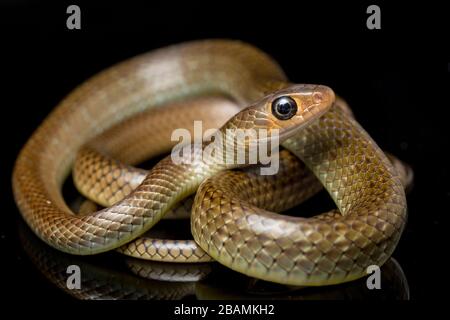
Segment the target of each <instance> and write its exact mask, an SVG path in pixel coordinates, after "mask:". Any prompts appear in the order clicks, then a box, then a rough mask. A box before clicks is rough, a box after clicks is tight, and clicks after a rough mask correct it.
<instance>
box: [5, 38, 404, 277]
mask: <svg viewBox="0 0 450 320" xmlns="http://www.w3.org/2000/svg"><path fill="white" fill-rule="evenodd" d="M285 81H286V80H285V77H284V75H283V72H282V71H281V69H280V68H279V67H278V65H277V64H276V63H274V62H273V61H272V60H271V59H270V58H268V57H267V56H266V55H265V54H264V53H262V52H260V51H258V50H257V49H255V48H253V47H251V46H249V45H246V44H242V43H240V42H233V41H222V40H216V41H212V40H208V41H200V42H193V43H186V44H181V45H178V46H172V47H169V48H165V49H161V50H158V51H155V52H152V53H149V54H145V55H142V56H139V57H136V58H134V59H131V60H129V61H127V62H124V63H122V64H120V65H118V66H115V67H113V68H110V69H108V70H106V71H104V72H102V73H101V74H99V75H97V76H95V77H94V78H92V79H91V80H89V81H87V82H85V83H84V84H83V85H82V86H80V87H79V88H77V89H76V90H75V91H74V92H73V93H72V94H70V95H69V96H68V97H67V98H66V99H65V100H64V101H63V102H62V103H61V104H60V106H58V108H57V109H56V110H55V111H54V112H53V113H52V114H51V115H50V116H49V117H48V118H47V119H46V120H45V121H44V123H43V124H42V125H41V126H40V128H39V129H38V130H37V131H36V132H35V133H34V134H33V136H32V137H31V138H30V140H29V141H28V142H27V144H26V145H25V147H24V148H23V150H22V151H21V154H20V155H19V158H18V160H17V163H16V167H15V170H14V175H13V186H14V194H15V198H16V201H17V204H18V206H19V208H20V210H21V212H22V215H23V217H24V218H25V220H26V221H27V223H28V224H29V225H30V227H31V228H32V229H33V231H34V232H35V233H36V234H37V235H38V236H39V237H40V238H41V239H43V240H44V241H46V242H47V243H49V244H50V245H52V246H54V247H55V248H58V249H59V250H62V251H66V252H69V253H74V254H94V253H99V252H103V251H106V250H110V249H113V248H117V247H119V246H121V245H122V244H124V243H126V242H129V241H130V240H132V239H134V238H136V237H137V236H139V235H141V234H143V233H144V232H145V231H146V230H147V229H149V228H150V227H151V226H152V225H154V224H155V223H156V222H157V221H158V220H159V219H161V217H162V216H163V215H164V214H165V213H166V212H167V211H168V210H169V209H171V208H172V207H173V206H174V205H175V203H176V202H178V201H179V200H180V199H182V198H184V197H186V196H187V195H188V194H189V193H192V192H194V191H195V189H196V188H197V186H198V185H199V184H200V183H201V182H203V183H202V184H201V186H200V188H199V190H198V193H197V195H196V198H195V202H194V205H193V211H192V217H191V219H192V234H193V236H194V239H195V241H196V242H197V243H198V244H199V245H200V247H201V248H202V249H203V250H205V251H206V252H207V253H208V254H209V255H210V256H211V257H213V258H214V259H216V260H217V261H219V262H221V263H222V264H224V265H226V266H228V267H230V268H232V269H234V270H237V271H240V272H243V273H245V274H247V275H250V276H254V277H258V278H261V279H265V280H270V281H275V282H280V283H286V284H294V285H325V284H335V283H339V282H345V281H350V280H353V279H356V278H359V277H361V276H363V275H364V274H365V269H366V267H367V266H369V265H371V264H378V265H381V264H383V263H384V262H385V261H386V260H387V259H388V257H389V256H390V255H391V253H392V251H393V250H394V248H395V246H396V244H397V242H398V240H399V238H400V235H401V232H402V230H403V228H404V225H405V221H406V200H405V195H404V191H403V187H402V185H401V182H400V180H399V177H398V174H397V172H396V171H395V169H394V168H393V167H392V164H391V163H390V162H389V160H388V159H387V158H386V156H385V155H384V153H383V152H382V151H381V150H380V149H379V148H378V146H377V145H376V144H375V142H373V140H372V139H371V138H370V137H369V136H368V135H367V133H366V132H365V131H364V130H363V129H362V128H361V127H360V126H359V125H358V124H357V123H356V121H355V120H353V119H352V118H351V117H350V116H348V115H347V114H346V113H345V112H342V111H341V110H340V109H339V108H337V107H332V108H331V109H330V110H329V111H328V112H327V113H325V114H324V115H323V116H321V117H320V118H319V119H318V120H316V121H313V122H312V123H311V125H310V126H309V127H305V128H302V129H301V130H300V131H298V133H297V130H296V131H295V132H291V131H292V130H290V129H289V130H287V131H286V132H289V135H290V137H289V139H288V140H286V141H285V142H284V143H283V146H284V147H285V148H287V149H288V150H290V151H291V152H293V154H295V155H296V156H297V157H299V158H301V159H302V160H303V161H304V162H305V163H306V165H307V166H308V167H309V168H310V169H311V171H312V172H313V173H314V174H315V175H316V176H317V177H318V178H319V180H320V181H321V182H322V184H323V185H324V186H325V188H326V189H327V190H328V192H329V193H330V195H331V196H332V198H333V200H334V201H335V202H336V204H337V206H338V209H339V211H333V212H331V213H326V214H323V215H319V216H316V217H314V218H310V219H305V218H296V217H286V216H281V215H277V214H274V213H271V212H269V211H265V210H262V209H259V208H257V206H258V205H259V204H261V203H262V202H264V201H261V198H260V197H255V196H252V190H253V191H254V190H255V188H251V185H252V183H253V182H252V181H253V180H252V179H250V178H249V176H248V175H246V174H245V173H238V172H235V173H230V172H227V173H226V172H223V173H220V171H222V170H223V169H226V168H225V167H220V168H218V167H217V166H214V168H213V169H214V170H212V168H211V167H206V166H205V167H201V169H202V170H199V168H198V167H196V168H195V169H196V170H194V169H192V167H189V166H174V165H173V164H171V163H170V161H167V160H163V161H161V162H160V163H159V164H158V165H157V166H156V167H155V168H153V169H152V170H151V171H150V173H149V175H148V176H147V177H146V178H145V180H144V182H143V183H142V184H140V185H139V187H138V188H137V189H136V190H134V191H132V192H131V193H130V194H129V195H128V196H127V197H126V198H125V199H124V200H121V201H120V202H119V203H117V204H115V205H114V206H112V207H109V208H105V209H103V210H101V211H99V212H96V213H93V214H90V215H84V216H74V215H73V214H72V212H71V211H70V210H69V209H68V207H67V205H66V204H65V202H64V200H63V198H62V196H61V191H60V190H61V184H62V182H63V180H64V178H65V177H66V176H67V174H68V171H69V169H70V167H71V165H72V163H73V160H74V158H75V155H76V152H77V151H78V150H79V149H80V148H81V146H83V145H84V144H86V143H87V142H88V141H89V140H91V139H92V138H93V137H94V136H95V135H97V134H99V133H101V132H102V131H104V130H105V129H107V128H109V127H111V126H112V125H114V124H116V123H119V122H121V121H122V120H123V119H125V118H128V117H130V116H131V115H133V114H136V113H138V112H140V111H142V110H144V109H149V108H153V107H158V106H160V105H163V104H166V103H170V102H175V101H179V100H181V99H185V98H187V97H195V96H199V95H205V94H221V95H225V96H227V97H231V99H233V100H234V101H235V102H236V103H237V104H238V105H248V104H250V103H254V102H255V101H257V100H258V99H261V98H262V100H259V102H258V103H257V104H256V105H253V111H251V110H250V111H249V109H244V110H243V111H241V113H240V115H241V116H240V118H239V116H235V117H234V118H233V119H234V120H233V119H232V120H230V122H228V123H227V124H228V126H230V125H231V126H233V127H239V126H240V125H242V124H243V123H252V126H255V124H256V123H260V122H261V121H260V122H258V121H255V112H256V115H257V116H259V115H260V113H262V114H264V117H265V118H264V119H265V120H264V121H262V122H263V123H264V126H265V127H267V126H269V127H270V126H274V125H275V124H276V125H277V127H279V128H280V129H284V127H283V124H281V123H277V121H276V119H275V120H274V119H272V120H271V121H267V117H268V116H270V113H265V111H264V110H266V109H264V108H266V107H265V105H267V104H268V103H269V102H271V101H272V100H273V98H274V97H273V96H270V94H269V93H271V92H276V94H281V93H283V94H287V95H292V94H296V93H297V91H296V90H300V91H302V90H303V91H302V92H304V95H305V96H301V97H300V98H298V101H299V103H300V105H303V104H304V103H306V102H308V101H310V100H308V99H306V100H304V99H303V97H306V96H308V95H309V96H312V97H314V94H315V92H316V91H317V90H321V89H320V87H311V86H306V87H305V86H302V87H294V88H293V89H291V91H289V87H288V89H284V91H283V89H282V88H284V87H286V86H287V85H288V84H287V83H285ZM279 89H282V90H281V91H277V90H279ZM286 90H288V91H286ZM280 92H281V93H280ZM267 94H269V96H267ZM321 94H322V95H323V97H324V98H325V100H327V99H328V96H327V94H328V92H327V91H326V90H325V91H323V92H321ZM310 99H313V100H314V98H310ZM321 102H322V104H323V107H320V108H316V106H315V105H314V104H311V103H310V102H308V103H309V104H308V103H306V104H308V106H309V107H314V108H315V109H314V108H313V109H312V110H313V112H310V113H308V112H306V113H304V114H303V117H305V119H302V120H303V121H308V119H307V118H309V117H310V118H311V119H314V118H315V117H316V116H319V115H321V114H322V113H323V112H322V111H325V109H327V108H329V106H328V107H325V104H326V103H324V102H323V101H321ZM325 102H329V101H325ZM255 108H256V109H255ZM300 109H301V110H300V111H304V110H303V109H302V108H300ZM306 109H307V108H306ZM255 110H256V111H255ZM249 112H250V113H249ZM256 118H258V117H256ZM294 118H295V117H294ZM261 119H262V118H261ZM308 124H309V122H308ZM295 125H297V124H295ZM291 126H293V125H291ZM292 134H293V136H292ZM194 173H195V174H196V175H194ZM194 176H195V179H194V178H193V177H194ZM206 178H209V179H207V180H206V181H204V180H205V179H206ZM186 190H188V191H186ZM266 201H267V200H266ZM262 204H263V203H262ZM268 209H270V208H268Z"/></svg>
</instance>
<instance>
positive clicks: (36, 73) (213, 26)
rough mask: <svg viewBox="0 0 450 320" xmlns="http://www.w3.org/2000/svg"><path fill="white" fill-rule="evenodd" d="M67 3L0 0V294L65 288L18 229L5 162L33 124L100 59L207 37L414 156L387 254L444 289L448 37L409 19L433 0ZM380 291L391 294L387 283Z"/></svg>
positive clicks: (116, 261)
mask: <svg viewBox="0 0 450 320" xmlns="http://www.w3.org/2000/svg"><path fill="white" fill-rule="evenodd" d="M67 5H68V4H67V3H59V4H54V5H51V6H50V5H49V6H32V5H28V4H27V3H26V2H23V3H21V2H18V3H15V4H13V3H12V2H11V3H5V4H2V8H1V9H2V10H0V11H1V16H0V18H1V19H0V20H1V23H2V30H1V32H2V37H1V39H2V41H3V45H2V54H4V55H5V56H4V57H3V58H2V61H3V62H4V65H3V75H5V76H4V80H5V84H3V90H2V96H3V97H5V96H6V99H4V100H3V101H4V103H2V120H3V121H2V125H1V126H0V129H1V136H2V137H4V138H3V139H2V142H3V145H4V149H3V150H4V152H2V169H3V170H1V172H0V175H1V183H2V206H1V210H2V216H1V219H2V220H1V221H2V222H1V224H0V248H1V255H2V264H1V268H2V276H3V279H4V280H3V285H4V287H3V291H4V292H7V293H8V296H9V298H12V299H36V298H37V299H53V300H57V301H58V300H68V299H72V298H71V297H70V296H69V295H66V294H64V293H63V291H61V290H60V289H58V288H57V287H56V286H55V285H54V284H53V283H52V282H51V281H48V280H47V279H46V278H45V277H44V276H43V275H42V273H41V271H39V270H40V269H39V267H37V266H36V263H35V262H33V260H32V259H30V255H29V254H28V253H27V251H26V248H25V246H24V242H23V241H21V239H20V233H19V231H18V223H19V221H20V215H19V212H18V211H17V209H16V207H15V204H14V201H13V197H12V193H11V184H10V178H11V170H12V166H13V163H14V160H15V158H16V156H17V153H18V152H19V150H20V148H21V147H22V145H23V144H24V143H25V142H26V140H27V139H28V137H29V136H30V135H31V133H32V132H33V131H34V129H35V128H36V127H37V126H38V125H39V123H40V122H41V121H42V120H43V119H44V117H45V116H46V115H47V114H48V113H49V112H50V111H51V110H52V108H53V107H54V106H55V105H56V104H57V103H58V102H59V101H60V100H61V99H62V98H63V97H64V96H65V95H66V94H67V93H69V92H70V91H71V90H72V89H73V88H74V87H75V86H76V85H78V84H80V83H81V82H82V81H84V80H85V79H87V78H88V77H90V76H91V75H93V74H95V73H96V72H98V71H100V70H102V69H104V68H105V67H108V66H110V65H112V64H114V63H116V62H119V61H121V60H123V59H126V58H128V57H130V56H133V55H136V54H139V53H142V52H146V51H149V50H152V49H154V48H158V47H161V46H165V45H168V44H172V43H177V42H180V41H186V40H192V39H201V38H211V37H219V38H235V39H241V40H244V41H248V42H250V43H253V44H254V45H256V46H258V47H260V48H261V49H262V50H264V51H266V52H268V53H269V54H270V55H272V56H273V57H274V58H275V59H276V60H277V61H278V62H279V63H280V65H281V66H282V67H283V68H284V70H286V73H287V74H288V76H289V78H290V79H291V80H292V81H294V82H300V83H301V82H305V83H321V84H324V85H328V86H330V87H332V88H333V89H334V90H335V91H336V92H337V93H338V94H339V95H340V96H342V97H343V98H345V99H346V100H347V101H348V102H349V104H350V106H351V107H352V108H353V110H354V113H355V116H356V118H357V119H358V121H359V122H360V123H361V124H362V126H363V127H364V128H365V129H366V130H367V131H368V132H369V133H370V135H371V136H372V137H373V138H374V139H375V141H377V143H378V144H379V145H380V146H381V147H382V148H383V149H384V150H387V151H389V152H391V153H392V154H395V155H396V156H398V157H399V158H400V159H402V160H404V161H406V162H407V163H409V164H410V165H411V166H412V168H413V169H414V171H415V182H414V187H413V189H412V191H411V193H410V194H409V195H408V206H409V220H408V225H407V227H406V230H405V232H404V234H403V236H402V239H401V241H400V243H399V245H398V248H397V249H396V251H395V253H394V255H393V256H394V257H395V259H396V260H397V261H398V263H399V265H400V266H401V268H402V269H403V271H404V274H405V277H406V279H407V283H408V285H409V292H410V297H411V299H435V298H439V297H440V298H442V297H444V295H443V294H442V292H444V291H445V287H444V285H443V284H442V281H443V279H445V277H446V275H445V274H446V272H448V271H447V268H446V267H445V262H444V261H443V260H442V258H441V257H442V255H443V254H444V252H445V247H446V245H447V244H448V240H447V237H448V236H449V232H448V228H449V227H448V224H446V223H445V222H446V220H447V219H446V216H447V215H448V213H449V206H448V202H449V200H450V187H449V186H450V174H449V168H448V163H449V160H450V159H449V157H448V154H447V152H448V150H449V147H450V145H449V140H448V137H449V134H448V116H447V115H448V106H449V105H450V104H449V101H448V97H449V80H448V78H449V77H448V68H447V61H448V56H447V57H442V56H439V55H440V54H441V55H442V53H443V52H444V51H443V50H440V49H437V47H436V46H438V45H440V44H441V43H442V42H444V41H445V39H448V36H447V37H445V36H443V35H442V36H441V35H439V34H438V31H439V29H435V26H434V25H433V24H432V23H430V24H424V23H419V22H417V21H423V19H422V20H420V19H419V18H417V19H415V18H414V17H416V16H417V17H423V14H425V13H426V12H428V10H431V9H430V8H428V7H425V8H424V7H420V8H418V7H413V6H412V5H411V6H401V7H400V8H395V7H392V6H385V7H383V8H382V14H383V16H382V17H383V18H382V19H383V20H382V30H379V31H369V30H367V29H366V27H365V19H366V16H367V15H366V14H365V8H366V6H365V5H363V4H358V5H346V6H342V5H337V4H335V5H328V6H324V5H322V4H319V3H318V4H312V3H311V2H308V4H304V3H297V4H295V5H292V4H291V6H289V7H288V8H289V12H291V14H292V19H288V20H283V23H282V24H274V23H271V21H272V22H273V19H268V18H267V14H269V13H270V16H271V17H273V15H276V14H277V13H281V12H283V13H285V12H286V9H285V8H284V9H283V10H282V11H280V9H279V8H280V5H279V4H272V7H267V6H260V7H258V8H244V7H243V5H242V4H239V3H238V4H230V3H228V4H226V5H223V6H220V10H216V9H214V8H212V7H211V6H212V5H211V4H210V5H206V6H204V5H200V4H189V5H188V6H186V7H179V8H178V7H174V6H173V5H172V6H171V5H168V6H165V5H162V4H160V3H153V4H147V5H143V4H140V5H131V4H130V5H129V6H126V5H112V4H103V5H101V4H98V5H96V6H93V5H87V4H85V5H82V6H81V10H82V29H81V30H80V31H69V30H67V29H66V27H65V19H66V17H67V15H66V14H65V10H66V7H67ZM202 8H203V9H202ZM207 11H209V14H208V13H207ZM169 14H170V19H167V15H169ZM230 16H231V17H232V18H231V19H230ZM411 21H416V22H417V23H411ZM433 22H436V19H434V20H433ZM440 31H442V30H440ZM429 34H433V35H434V37H436V38H437V39H438V40H437V41H435V40H432V39H431V38H430V37H428V35H429ZM442 58H445V59H446V60H442ZM331 205H332V202H331V200H330V199H329V197H328V195H327V194H325V193H321V194H320V195H318V196H317V197H315V198H314V199H312V200H311V201H309V202H308V203H307V204H305V205H304V206H302V209H301V212H297V213H296V214H304V215H311V214H314V213H318V212H320V211H321V210H323V209H324V208H328V207H330V206H331ZM35 242H36V241H35ZM37 243H39V241H37ZM36 250H37V249H35V250H34V251H36ZM50 251H51V249H50ZM55 259H56V258H55ZM69 259H74V260H77V259H79V258H78V257H72V258H69ZM82 260H83V261H87V262H86V263H88V264H90V265H91V264H92V265H94V266H96V265H99V266H100V267H99V268H102V266H104V265H105V264H106V265H107V267H108V268H113V269H114V270H116V269H119V270H122V271H123V268H124V267H123V260H122V258H121V257H118V256H117V255H114V254H108V255H105V256H100V257H91V258H86V259H82ZM83 263H84V262H83ZM219 274H220V276H219V277H218V279H222V281H223V279H229V280H230V281H228V284H231V286H230V285H229V286H228V288H229V289H230V290H231V291H233V292H235V291H236V290H237V291H238V294H243V292H244V291H245V290H243V289H242V286H244V284H245V281H242V279H241V278H239V277H240V276H239V275H237V274H234V273H233V274H231V273H230V272H229V271H226V270H222V271H219ZM234 277H237V278H234ZM216 279H217V278H216ZM240 279H241V280H240ZM225 281H226V280H225ZM212 283H213V285H217V282H215V280H214V281H212ZM233 284H236V286H233ZM220 285H222V284H220V281H219V286H220ZM252 285H254V284H252ZM260 289H261V288H260ZM272 289H273V288H272ZM258 290H259V289H258ZM263 290H264V289H263ZM274 290H277V289H276V288H275V289H274ZM333 290H334V289H333ZM345 292H346V291H345V290H344V289H342V291H340V292H338V295H339V294H341V296H342V294H343V293H344V294H345ZM382 292H383V291H382ZM377 294H378V293H377ZM191 298H192V297H190V298H189V299H191ZM378 298H380V299H383V298H384V299H394V298H398V296H396V295H395V294H392V293H389V292H388V291H386V292H385V294H384V295H383V293H381V296H378Z"/></svg>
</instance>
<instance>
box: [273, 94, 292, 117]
mask: <svg viewBox="0 0 450 320" xmlns="http://www.w3.org/2000/svg"><path fill="white" fill-rule="evenodd" d="M272 113H273V115H274V116H275V117H277V118H278V119H280V120H288V119H290V118H292V117H293V116H294V115H295V114H296V113H297V102H295V100H294V99H292V98H291V97H288V96H282V97H278V98H276V99H275V100H274V101H273V102H272Z"/></svg>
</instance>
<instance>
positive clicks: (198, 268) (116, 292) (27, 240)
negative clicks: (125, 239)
mask: <svg viewBox="0 0 450 320" xmlns="http://www.w3.org/2000/svg"><path fill="white" fill-rule="evenodd" d="M19 238H20V242H21V244H22V248H23V250H24V251H25V253H26V255H27V256H28V257H29V258H30V260H31V262H32V263H33V265H34V266H35V267H36V268H37V269H38V270H39V271H40V272H41V273H42V274H43V275H44V276H45V277H46V278H47V279H48V281H49V282H51V283H52V284H54V285H55V286H57V287H58V288H60V289H61V290H63V291H64V292H66V293H67V294H69V295H71V296H73V297H75V298H77V299H83V300H86V299H88V300H98V299H102V300H103V299H131V300H136V299H140V300H149V299H183V298H188V299H191V298H192V297H193V296H195V297H196V298H197V299H200V300H203V299H208V300H210V299H292V300H316V299H320V300H324V299H349V300H355V299H369V300H378V299H383V300H404V299H408V298H409V289H408V283H407V280H406V277H405V275H404V273H403V271H402V269H401V267H400V266H399V265H398V263H397V262H396V261H395V260H394V259H389V260H388V261H387V262H386V263H385V264H384V265H383V267H382V268H381V285H382V290H368V289H367V287H366V280H365V279H364V278H363V279H360V280H359V281H353V282H350V283H345V284H341V285H337V286H330V287H319V288H295V287H288V286H283V285H276V284H273V283H270V282H266V281H255V279H252V278H248V277H246V276H243V275H240V274H238V273H236V272H232V271H230V270H227V269H226V268H221V266H220V265H217V264H211V263H208V264H207V263H203V264H202V263H197V264H183V263H176V264H175V263H162V262H154V261H145V260H138V259H133V258H127V259H126V261H125V263H126V266H127V267H128V268H129V271H128V270H126V269H124V268H122V266H123V261H121V260H122V259H120V258H121V257H120V256H119V257H118V256H111V255H108V256H105V257H99V259H93V257H90V259H87V258H86V257H79V256H73V255H68V254H65V253H62V252H59V251H57V250H54V249H53V248H50V247H48V246H46V245H44V243H42V242H41V241H39V239H37V238H36V237H35V236H34V234H32V233H31V231H30V230H29V228H27V226H26V225H25V224H24V223H23V222H20V223H19ZM115 258H119V259H116V260H118V261H114V263H111V260H114V259H115ZM69 265H77V266H79V267H80V270H81V288H80V289H72V290H71V289H68V287H67V283H66V282H67V279H68V276H69V274H68V273H67V267H68V266H69ZM112 265H114V266H115V267H112Z"/></svg>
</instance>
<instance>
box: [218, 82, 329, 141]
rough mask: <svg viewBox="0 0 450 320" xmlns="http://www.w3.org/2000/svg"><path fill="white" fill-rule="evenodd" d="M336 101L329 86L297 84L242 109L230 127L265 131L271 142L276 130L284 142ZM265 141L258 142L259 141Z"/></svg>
mask: <svg viewBox="0 0 450 320" xmlns="http://www.w3.org/2000/svg"><path fill="white" fill-rule="evenodd" d="M334 101H335V94H334V92H333V90H332V89H331V88H329V87H327V86H322V85H311V84H295V85H291V86H288V87H285V88H283V89H281V90H278V91H275V92H273V93H271V94H269V95H267V96H265V97H264V98H262V99H261V100H259V101H257V102H256V103H254V104H253V105H251V106H249V107H247V108H246V109H244V110H242V111H241V112H239V113H238V114H237V115H235V116H234V117H233V118H232V119H230V120H229V122H228V123H227V125H226V127H227V128H233V129H237V128H240V129H252V130H255V131H261V130H264V131H266V133H267V134H266V137H268V138H267V139H269V140H270V137H271V136H272V135H273V133H274V132H275V130H276V132H277V133H278V138H279V139H280V142H281V141H284V140H286V139H287V138H289V137H291V136H292V135H294V134H295V133H297V132H298V131H299V130H301V129H302V128H304V127H305V126H307V125H308V124H310V123H312V122H313V120H315V119H318V118H319V117H320V116H321V115H323V114H324V113H325V112H326V111H328V110H329V109H330V107H331V106H332V105H333V103H334ZM259 136H260V135H259ZM267 139H265V140H267ZM261 141H262V140H261V139H258V142H261Z"/></svg>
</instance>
